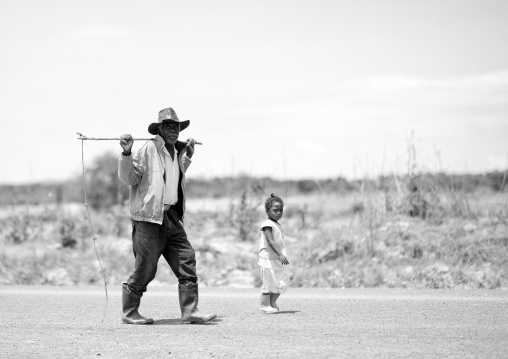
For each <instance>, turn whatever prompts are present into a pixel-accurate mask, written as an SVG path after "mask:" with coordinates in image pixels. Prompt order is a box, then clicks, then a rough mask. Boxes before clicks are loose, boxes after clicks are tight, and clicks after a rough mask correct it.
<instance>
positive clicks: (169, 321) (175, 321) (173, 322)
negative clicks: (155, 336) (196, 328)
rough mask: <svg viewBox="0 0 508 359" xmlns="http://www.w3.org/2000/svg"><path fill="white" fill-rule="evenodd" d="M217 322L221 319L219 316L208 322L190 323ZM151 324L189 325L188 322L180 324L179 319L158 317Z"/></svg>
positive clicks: (210, 323) (213, 323) (211, 323)
mask: <svg viewBox="0 0 508 359" xmlns="http://www.w3.org/2000/svg"><path fill="white" fill-rule="evenodd" d="M218 322H222V319H220V317H217V318H215V319H214V320H211V321H209V322H204V323H192V324H191V325H217V324H218ZM153 325H189V324H182V322H181V320H180V319H160V320H155V321H154V322H153Z"/></svg>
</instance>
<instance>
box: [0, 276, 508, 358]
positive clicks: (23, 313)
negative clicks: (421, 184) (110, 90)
mask: <svg viewBox="0 0 508 359" xmlns="http://www.w3.org/2000/svg"><path fill="white" fill-rule="evenodd" d="M109 292H110V293H109V303H108V306H107V308H106V310H104V308H105V302H106V301H105V294H104V292H103V290H102V289H101V288H100V287H92V288H61V287H11V286H3V287H0V322H1V324H2V330H1V331H0V348H1V349H0V357H1V358H169V359H170V358H268V357H270V358H507V357H508V291H476V290H475V291H441V290H439V291H428V290H425V291H414V290H412V291H408V290H395V289H393V290H392V289H372V290H370V289H369V290H358V289H354V290H353V289H345V290H340V289H330V290H327V289H296V288H291V289H290V290H289V291H288V292H287V293H286V294H285V295H284V296H282V297H281V299H280V300H279V302H280V306H281V313H279V314H274V315H263V314H261V313H259V312H258V290H253V289H231V288H202V289H201V298H200V306H199V307H200V308H201V310H202V311H215V312H216V313H218V319H217V321H216V322H214V323H213V324H208V325H180V323H179V309H178V296H177V289H176V288H175V287H167V288H160V287H159V288H150V289H149V292H148V293H147V294H146V295H145V297H144V300H143V302H142V310H141V312H142V314H144V315H147V316H151V317H153V318H154V319H155V320H156V322H155V323H154V325H151V326H132V325H125V324H121V321H120V302H121V295H120V288H119V287H115V288H111V287H110V288H109ZM104 312H105V315H104V316H103V314H104ZM103 319H104V320H103Z"/></svg>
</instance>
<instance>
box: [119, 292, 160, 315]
mask: <svg viewBox="0 0 508 359" xmlns="http://www.w3.org/2000/svg"><path fill="white" fill-rule="evenodd" d="M140 302H141V298H136V297H133V296H131V295H129V292H127V290H126V288H125V287H123V288H122V312H123V315H122V322H124V323H125V324H152V323H153V319H152V318H145V317H143V316H142V315H141V314H139V313H138V308H139V304H140Z"/></svg>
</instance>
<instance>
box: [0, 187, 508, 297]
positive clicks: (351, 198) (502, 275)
mask: <svg viewBox="0 0 508 359" xmlns="http://www.w3.org/2000/svg"><path fill="white" fill-rule="evenodd" d="M426 195H427V197H426V198H423V200H424V201H426V202H425V203H427V204H428V205H426V207H423V206H422V209H424V210H425V211H427V212H426V216H422V215H417V216H415V215H413V216H410V215H408V213H407V211H405V210H404V208H406V205H407V203H406V202H404V201H406V200H407V198H406V197H404V196H402V195H401V194H398V193H397V192H391V193H385V192H382V191H375V190H372V191H367V190H364V191H363V192H357V193H350V194H334V195H326V196H325V195H322V194H319V195H312V196H293V197H288V198H286V199H285V202H286V205H285V215H284V217H283V218H282V220H281V224H282V226H283V228H284V231H285V236H286V242H287V250H288V254H289V261H290V271H291V286H292V287H322V288H323V287H324V288H326V287H331V288H366V287H381V288H415V289H416V288H437V289H439V288H455V289H482V288H485V289H507V288H508V204H507V195H506V194H505V193H474V194H468V195H466V194H460V193H459V194H457V193H446V192H440V193H437V194H436V195H435V197H432V196H431V195H434V194H433V193H431V192H429V193H426ZM397 196H399V197H397ZM436 196H437V197H436ZM262 201H263V196H260V195H258V196H256V195H254V194H250V195H248V196H244V197H240V198H215V199H210V198H196V199H190V200H189V203H188V211H187V214H186V220H185V227H186V230H187V233H188V235H189V239H190V241H191V243H192V244H193V246H194V248H195V250H196V255H197V261H198V276H199V280H200V283H202V284H203V285H206V286H210V287H223V286H226V287H241V288H255V287H259V286H260V282H259V269H258V266H257V256H256V253H257V246H258V235H259V228H258V227H257V225H258V223H259V222H260V221H262V220H263V218H264V213H263V208H262ZM90 212H91V218H92V222H93V227H94V231H95V234H96V236H97V241H96V244H97V249H98V253H99V256H100V258H101V262H102V266H103V268H104V274H105V276H106V279H107V281H108V284H111V285H115V284H119V283H121V282H122V281H124V280H125V278H127V276H128V275H129V273H130V271H131V269H132V264H133V258H132V257H133V256H132V248H131V239H130V231H131V229H130V227H131V224H130V220H129V218H128V208H127V206H126V205H122V206H111V207H108V208H105V209H101V210H96V209H91V211H90ZM100 282H102V276H101V272H100V265H99V262H98V261H97V258H96V255H95V251H94V246H93V241H92V233H91V229H90V226H89V223H88V220H87V216H86V211H85V207H84V205H83V204H81V205H80V204H61V205H58V206H57V205H49V204H46V205H39V206H10V207H3V208H2V209H1V211H0V284H36V285H37V284H49V285H65V286H67V285H71V286H74V285H90V284H95V283H100ZM174 283H175V278H174V275H173V274H172V273H171V272H170V270H169V267H168V266H167V264H166V263H165V262H164V261H163V260H162V261H161V262H160V265H159V270H158V273H157V277H156V278H155V281H154V283H153V285H154V286H155V285H172V284H174Z"/></svg>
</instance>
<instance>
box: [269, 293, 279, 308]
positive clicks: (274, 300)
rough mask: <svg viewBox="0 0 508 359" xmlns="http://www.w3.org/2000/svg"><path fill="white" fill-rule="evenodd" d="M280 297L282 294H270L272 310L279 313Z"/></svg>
mask: <svg viewBox="0 0 508 359" xmlns="http://www.w3.org/2000/svg"><path fill="white" fill-rule="evenodd" d="M279 297H280V293H270V305H271V306H272V308H275V309H277V311H279V310H280V309H279V306H278V305H277V299H278V298H279Z"/></svg>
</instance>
